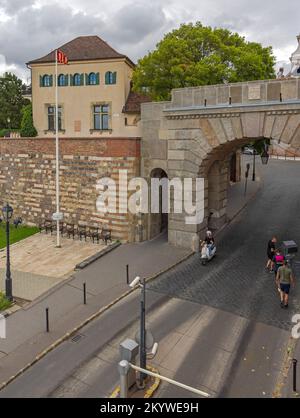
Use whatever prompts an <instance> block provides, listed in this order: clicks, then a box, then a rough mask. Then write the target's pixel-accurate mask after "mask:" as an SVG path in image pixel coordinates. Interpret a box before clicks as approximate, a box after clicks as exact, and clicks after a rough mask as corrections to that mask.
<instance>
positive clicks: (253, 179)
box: [252, 149, 256, 181]
mask: <svg viewBox="0 0 300 418" xmlns="http://www.w3.org/2000/svg"><path fill="white" fill-rule="evenodd" d="M255 157H256V151H255V149H253V173H252V181H255V179H256V173H255V162H256V158H255Z"/></svg>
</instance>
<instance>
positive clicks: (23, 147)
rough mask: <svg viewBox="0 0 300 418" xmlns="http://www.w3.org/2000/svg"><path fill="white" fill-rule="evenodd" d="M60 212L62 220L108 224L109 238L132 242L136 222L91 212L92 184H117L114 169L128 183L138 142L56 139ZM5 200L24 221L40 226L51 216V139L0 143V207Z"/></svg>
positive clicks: (136, 162) (122, 216) (136, 163)
mask: <svg viewBox="0 0 300 418" xmlns="http://www.w3.org/2000/svg"><path fill="white" fill-rule="evenodd" d="M60 156H61V157H60V184H61V211H62V212H63V213H64V220H65V221H66V222H70V223H74V224H78V223H81V222H83V223H87V224H89V225H95V226H97V225H98V226H101V225H104V224H105V225H108V226H109V227H110V228H111V229H112V234H113V237H114V238H116V239H120V240H123V241H134V240H135V234H136V231H135V230H136V225H135V219H134V217H133V216H132V215H128V214H119V213H116V214H107V215H103V214H100V213H98V212H97V210H96V201H97V197H98V193H99V192H97V189H96V184H97V181H98V180H99V179H100V178H102V177H111V178H113V179H114V180H115V181H116V183H117V185H118V179H119V170H120V169H121V170H127V171H128V179H129V180H130V178H132V177H136V176H139V173H140V139H139V138H116V139H112V138H110V139H69V138H66V139H60ZM5 201H8V202H9V203H10V204H11V205H12V206H13V207H14V210H15V214H16V216H21V217H22V218H23V220H24V221H25V222H26V223H30V224H39V223H40V222H41V221H42V220H44V219H47V218H51V215H52V213H53V212H55V211H56V210H55V140H53V139H46V138H33V139H25V138H22V139H1V140H0V203H1V204H3V203H4V202H5Z"/></svg>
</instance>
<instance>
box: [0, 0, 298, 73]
mask: <svg viewBox="0 0 300 418" xmlns="http://www.w3.org/2000/svg"><path fill="white" fill-rule="evenodd" d="M197 20H199V21H201V22H202V23H203V24H205V25H211V26H222V27H226V28H229V29H230V30H233V31H237V32H239V33H240V34H242V35H244V36H245V37H246V39H247V40H249V41H258V42H261V43H262V44H263V45H265V46H267V45H272V46H273V48H274V52H275V55H276V57H277V61H279V62H281V61H286V62H288V60H289V57H290V55H291V53H292V52H293V51H294V50H295V49H296V46H297V43H296V38H295V37H296V35H298V34H299V33H300V6H299V0H286V1H283V0H252V1H249V0H114V1H107V0H60V1H56V0H0V73H2V72H3V71H4V70H10V71H13V72H15V73H17V74H18V75H19V76H21V77H22V78H23V79H24V80H26V78H27V77H28V76H29V73H28V72H27V70H26V66H25V62H27V61H29V60H31V59H34V58H38V57H40V56H43V55H45V54H46V53H48V52H49V51H50V50H52V49H55V48H56V47H58V46H60V45H62V44H64V43H65V42H68V41H69V40H71V39H73V38H75V37H77V36H80V35H99V36H100V37H102V38H103V39H104V40H106V41H107V42H108V43H109V44H111V45H112V46H113V47H114V48H115V49H117V50H118V51H119V52H122V53H124V54H126V55H128V56H129V57H130V58H131V59H133V60H134V61H136V60H137V59H138V58H139V57H142V56H143V55H145V54H146V53H147V52H148V51H149V50H151V49H153V48H154V47H155V44H156V43H157V42H158V41H159V40H160V39H161V38H162V36H163V34H164V33H166V32H168V31H170V30H172V29H173V28H176V27H178V26H179V25H180V23H183V22H195V21H197Z"/></svg>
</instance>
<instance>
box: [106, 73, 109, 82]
mask: <svg viewBox="0 0 300 418" xmlns="http://www.w3.org/2000/svg"><path fill="white" fill-rule="evenodd" d="M105 84H109V71H108V72H107V73H106V74H105Z"/></svg>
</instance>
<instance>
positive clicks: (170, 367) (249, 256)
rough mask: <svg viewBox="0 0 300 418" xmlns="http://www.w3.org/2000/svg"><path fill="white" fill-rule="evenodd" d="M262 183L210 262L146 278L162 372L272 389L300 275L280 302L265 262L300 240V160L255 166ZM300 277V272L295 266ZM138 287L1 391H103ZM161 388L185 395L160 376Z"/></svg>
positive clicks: (219, 390)
mask: <svg viewBox="0 0 300 418" xmlns="http://www.w3.org/2000/svg"><path fill="white" fill-rule="evenodd" d="M260 169H261V170H262V171H263V173H262V175H263V179H264V185H263V187H262V189H261V190H260V191H259V192H258V194H257V196H256V198H255V199H254V200H253V201H252V202H251V203H250V204H249V205H248V207H247V208H246V209H245V210H244V211H243V212H242V213H241V214H240V215H239V217H238V218H236V219H235V221H234V222H232V224H231V225H230V226H228V227H227V228H226V229H225V230H224V231H223V232H222V233H221V234H220V236H219V237H218V242H217V245H218V256H217V257H216V258H215V259H214V261H213V262H211V263H210V264H208V265H207V266H205V267H203V266H201V263H200V260H199V257H198V256H197V255H195V256H194V257H193V258H192V259H189V260H188V261H186V262H184V263H183V264H181V265H180V266H178V267H177V268H175V269H174V270H171V271H170V272H168V273H166V274H164V275H162V276H161V277H160V278H158V279H156V280H155V281H154V282H152V283H151V284H150V285H149V287H148V305H147V312H148V318H150V320H151V321H152V329H153V331H154V334H155V337H156V339H157V341H158V342H159V343H160V348H159V350H160V352H159V354H158V358H157V359H155V361H154V364H156V365H157V367H158V368H159V369H160V371H161V373H164V374H167V375H169V376H171V377H173V378H176V379H178V380H180V381H183V382H184V383H187V384H191V385H194V386H197V387H199V388H203V389H205V390H207V391H208V392H209V393H211V394H212V396H224V397H235V396H237V397H250V396H260V397H264V396H266V397H269V396H272V394H273V392H274V389H275V386H276V383H277V380H278V377H279V374H280V371H281V369H282V366H283V359H284V355H285V352H286V348H287V343H288V338H289V336H290V333H291V326H292V322H291V319H292V316H293V314H295V313H300V298H299V296H300V285H299V284H298V286H296V289H295V290H294V291H293V292H292V294H291V300H290V307H289V309H288V310H282V309H280V306H279V299H278V294H277V291H276V288H275V286H274V276H273V275H271V274H269V273H266V272H265V271H264V265H265V262H266V243H267V241H268V239H270V237H271V236H272V235H274V234H275V235H276V236H277V237H278V239H279V241H283V240H286V239H293V240H295V241H296V242H299V243H300V222H299V220H298V217H299V213H300V211H299V210H300V197H299V177H300V165H299V163H297V162H283V161H280V162H276V161H271V162H270V163H269V165H268V166H267V167H261V168H260ZM299 277H300V275H299ZM137 307H138V294H137V293H136V294H134V295H132V296H130V297H129V298H128V299H127V300H124V301H122V302H121V303H120V304H118V305H116V306H115V307H113V308H112V309H111V310H110V311H109V312H107V313H106V314H105V315H103V316H101V317H100V318H99V319H97V320H95V321H94V322H93V323H91V324H90V325H89V326H88V327H86V328H84V329H83V330H82V332H81V335H82V337H81V338H80V337H79V340H78V341H77V342H74V341H72V340H70V341H67V342H65V343H64V344H62V345H61V346H60V347H59V348H58V349H56V350H54V351H53V352H52V353H50V354H49V355H47V356H46V357H45V358H44V359H42V360H41V361H40V362H38V363H37V364H36V365H35V366H33V367H32V368H31V369H30V370H28V371H27V372H26V373H25V374H24V375H23V376H21V377H20V378H18V379H16V380H15V381H14V382H13V383H11V384H10V385H9V386H8V387H7V388H6V389H4V390H3V391H1V392H0V397H13V396H20V397H32V396H34V397H45V396H55V397H56V396H60V397H61V396H74V397H76V396H77V397H78V396H107V395H108V394H109V392H110V391H111V390H112V389H113V387H114V386H115V384H116V383H117V381H118V375H117V371H116V363H117V359H118V352H117V347H118V343H119V342H120V341H121V340H122V339H123V338H124V337H126V336H131V335H132V333H133V331H134V329H135V328H136V327H137V320H138V312H137ZM156 396H157V397H161V396H165V397H181V396H183V397H184V396H190V394H187V393H186V392H183V391H181V390H179V389H176V388H174V387H171V386H170V385H164V384H163V385H162V386H161V388H160V390H159V391H158V393H157V395H156Z"/></svg>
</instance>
